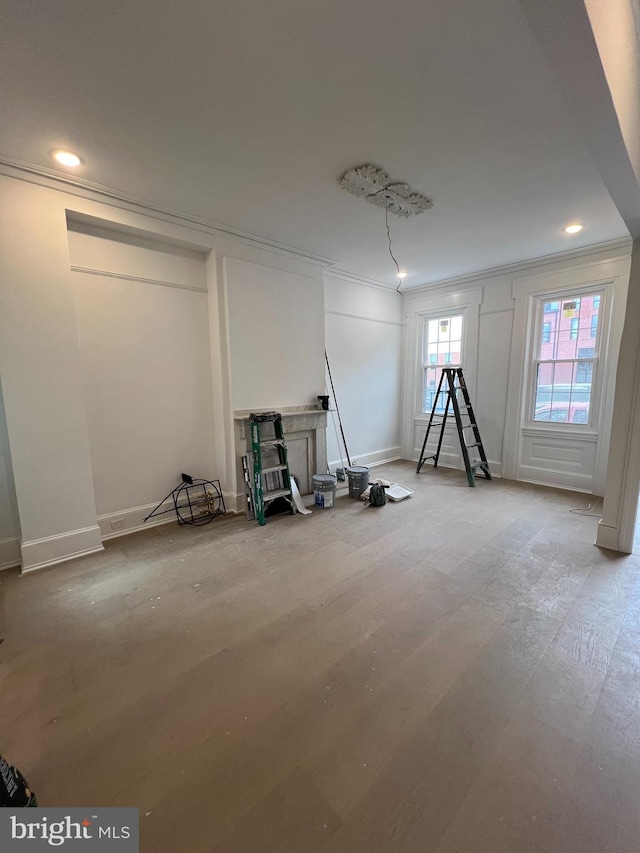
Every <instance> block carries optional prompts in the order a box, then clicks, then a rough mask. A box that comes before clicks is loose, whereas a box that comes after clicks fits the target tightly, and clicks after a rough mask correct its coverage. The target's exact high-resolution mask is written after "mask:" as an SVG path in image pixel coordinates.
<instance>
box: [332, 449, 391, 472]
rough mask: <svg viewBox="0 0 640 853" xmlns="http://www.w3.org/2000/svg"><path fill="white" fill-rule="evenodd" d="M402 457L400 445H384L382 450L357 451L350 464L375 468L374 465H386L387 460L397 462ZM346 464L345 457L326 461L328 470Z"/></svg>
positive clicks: (333, 469)
mask: <svg viewBox="0 0 640 853" xmlns="http://www.w3.org/2000/svg"><path fill="white" fill-rule="evenodd" d="M398 459H402V448H401V447H385V448H383V449H382V450H374V451H372V452H371V453H357V454H355V456H353V457H352V459H351V464H352V465H363V466H365V467H366V468H375V467H376V465H386V464H387V463H388V462H397V461H398ZM343 463H344V465H345V467H346V466H347V465H348V462H347V460H346V459H344V460H342V461H341V460H340V459H333V460H331V461H330V462H328V463H327V464H328V466H329V470H330V471H335V470H336V468H341V467H342V465H343Z"/></svg>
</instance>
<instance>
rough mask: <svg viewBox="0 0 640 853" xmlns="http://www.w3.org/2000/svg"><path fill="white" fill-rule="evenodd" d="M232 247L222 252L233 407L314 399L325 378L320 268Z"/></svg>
mask: <svg viewBox="0 0 640 853" xmlns="http://www.w3.org/2000/svg"><path fill="white" fill-rule="evenodd" d="M225 251H226V252H227V253H228V252H230V251H231V250H230V249H229V247H227V249H226V250H225ZM236 253H237V249H236ZM236 253H234V255H233V256H232V255H230V254H224V255H223V269H224V281H225V287H226V293H227V299H228V320H229V346H230V356H231V388H232V402H233V408H234V410H244V409H256V408H263V409H264V408H273V409H275V410H278V409H279V408H283V407H286V406H297V405H310V404H312V403H313V404H315V403H317V395H318V394H322V393H323V391H322V389H323V384H324V381H323V380H324V367H323V364H324V310H323V307H324V295H323V291H322V280H321V277H320V274H319V271H318V272H316V269H315V268H313V267H312V268H310V269H309V270H308V271H305V272H304V273H303V272H301V271H295V272H293V271H290V270H288V269H287V268H286V267H287V265H286V263H283V262H282V261H280V263H279V264H278V256H277V255H274V254H271V253H268V252H262V253H261V258H260V261H261V262H260V263H258V262H256V261H252V260H251V261H250V260H246V259H244V258H239V257H237V254H236ZM275 264H277V266H276V265H275Z"/></svg>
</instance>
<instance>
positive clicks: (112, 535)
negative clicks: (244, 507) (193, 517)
mask: <svg viewBox="0 0 640 853" xmlns="http://www.w3.org/2000/svg"><path fill="white" fill-rule="evenodd" d="M222 497H223V498H224V505H225V508H226V510H227V512H236V511H237V510H236V509H235V507H236V505H237V500H238V498H239V497H240V495H235V494H231V493H224V492H223V494H222ZM157 506H158V501H155V502H154V503H151V504H144V505H143V506H134V507H129V508H128V509H122V510H120V511H119V512H108V513H105V514H104V515H100V516H98V526H99V528H100V535H101V538H102V541H103V542H107V541H108V540H109V539H119V538H120V537H121V536H129V534H130V533H140V531H142V530H150V529H151V528H152V527H159V526H160V525H161V524H171V523H173V524H176V523H177V519H176V516H175V513H174V512H168V513H167V514H166V515H160V516H157V517H156V518H151V519H149V521H147V522H145V521H144V519H145V518H146V517H147V516H148V515H149V513H150V512H152V511H153V510H154V509H155V508H156V507H157ZM170 506H171V504H170V502H169V501H167V508H169V507H170ZM114 521H115V522H120V521H121V522H122V523H121V524H119V525H118V526H117V527H112V526H111V525H112V523H113V522H114Z"/></svg>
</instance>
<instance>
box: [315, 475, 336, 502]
mask: <svg viewBox="0 0 640 853" xmlns="http://www.w3.org/2000/svg"><path fill="white" fill-rule="evenodd" d="M311 481H312V483H313V502H314V504H315V505H316V507H317V508H318V509H329V507H331V506H333V505H334V504H335V502H336V478H335V477H334V476H333V474H314V475H313V477H312V478H311Z"/></svg>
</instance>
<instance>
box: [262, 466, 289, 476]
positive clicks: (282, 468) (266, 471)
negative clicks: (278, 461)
mask: <svg viewBox="0 0 640 853" xmlns="http://www.w3.org/2000/svg"><path fill="white" fill-rule="evenodd" d="M286 470H287V466H286V465H276V466H275V467H274V468H263V469H262V476H263V477H264V475H265V474H272V473H274V472H275V471H286Z"/></svg>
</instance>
